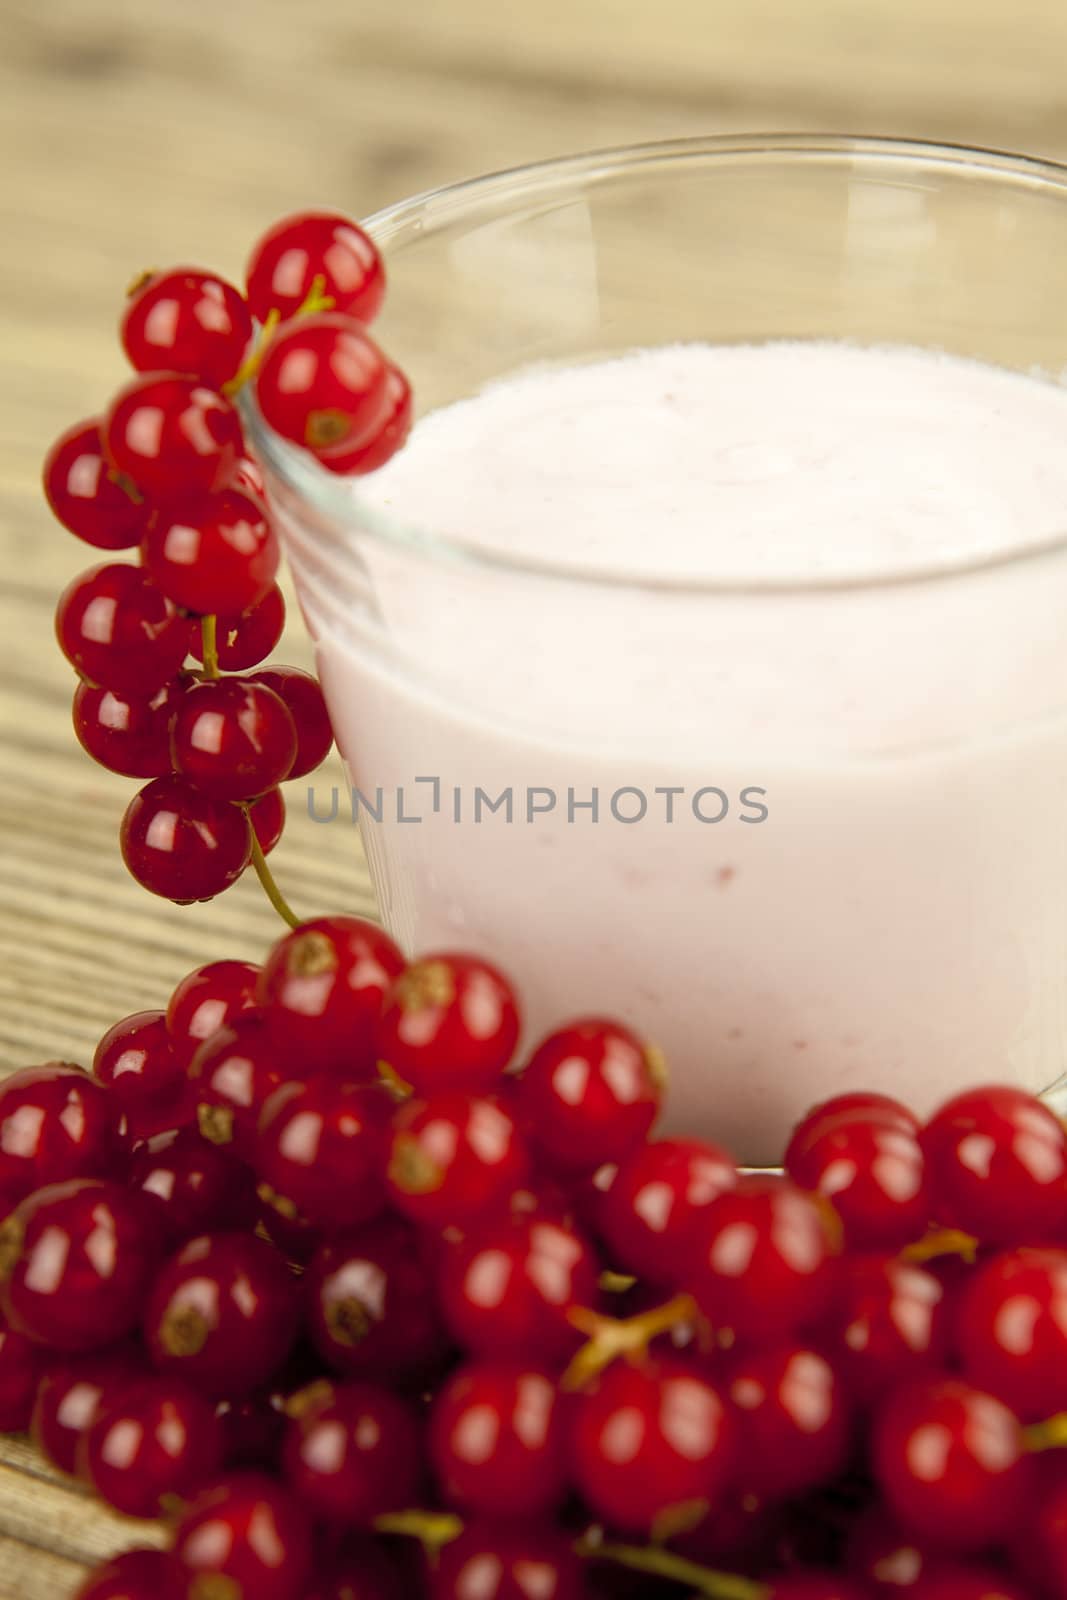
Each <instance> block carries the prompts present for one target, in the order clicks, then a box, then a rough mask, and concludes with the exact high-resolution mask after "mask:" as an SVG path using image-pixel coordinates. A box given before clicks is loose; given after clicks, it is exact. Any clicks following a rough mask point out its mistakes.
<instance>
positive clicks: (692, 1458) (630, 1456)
mask: <svg viewBox="0 0 1067 1600" xmlns="http://www.w3.org/2000/svg"><path fill="white" fill-rule="evenodd" d="M733 1434H734V1428H733V1425H732V1422H731V1418H730V1416H729V1414H728V1412H727V1408H726V1405H725V1404H724V1402H723V1399H722V1396H721V1395H720V1394H719V1391H718V1390H717V1389H716V1388H714V1387H713V1386H712V1385H711V1384H710V1383H709V1382H708V1381H707V1379H706V1378H705V1377H704V1376H703V1375H702V1373H701V1372H700V1371H699V1370H698V1369H697V1368H696V1367H690V1366H688V1365H685V1364H683V1363H682V1362H681V1361H677V1360H670V1361H665V1362H661V1363H657V1364H656V1365H652V1364H649V1365H648V1366H646V1367H632V1366H626V1365H623V1364H621V1363H620V1364H617V1365H615V1366H613V1367H609V1368H608V1370H607V1371H606V1372H605V1373H604V1374H603V1375H602V1376H601V1377H600V1379H599V1380H598V1382H597V1384H596V1387H595V1388H593V1389H591V1390H590V1391H589V1392H588V1393H586V1394H583V1395H582V1397H581V1400H580V1402H579V1405H578V1411H577V1418H576V1423H575V1429H574V1438H573V1444H572V1451H573V1461H572V1466H573V1471H574V1476H575V1481H576V1483H577V1485H578V1488H579V1489H580V1491H581V1493H582V1495H583V1497H584V1498H585V1500H586V1501H587V1502H588V1504H589V1505H590V1506H591V1507H592V1509H593V1510H594V1512H596V1514H597V1515H599V1516H602V1517H605V1518H606V1519H607V1520H608V1521H609V1522H612V1523H614V1524H616V1525H617V1526H618V1527H620V1528H624V1529H633V1530H634V1531H638V1530H640V1531H643V1532H660V1531H664V1530H667V1529H670V1528H671V1525H672V1524H673V1523H674V1522H676V1521H677V1519H678V1518H679V1517H686V1516H687V1515H688V1514H689V1513H691V1512H692V1511H693V1510H694V1509H695V1508H696V1507H699V1506H702V1505H706V1506H709V1507H710V1506H712V1505H714V1504H715V1502H716V1501H717V1500H718V1499H719V1497H720V1495H721V1494H722V1492H723V1490H724V1489H725V1487H726V1483H727V1479H728V1475H729V1473H730V1470H731V1467H732V1464H733V1459H734V1439H733Z"/></svg>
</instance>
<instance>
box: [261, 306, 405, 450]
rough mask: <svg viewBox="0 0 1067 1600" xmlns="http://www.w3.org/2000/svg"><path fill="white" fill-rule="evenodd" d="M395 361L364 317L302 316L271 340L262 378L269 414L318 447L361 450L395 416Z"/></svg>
mask: <svg viewBox="0 0 1067 1600" xmlns="http://www.w3.org/2000/svg"><path fill="white" fill-rule="evenodd" d="M387 373H388V364H387V362H386V359H385V357H384V356H383V355H382V352H381V351H380V350H379V349H378V346H377V345H376V344H375V343H374V341H373V339H371V338H370V336H369V335H368V333H367V332H366V330H365V328H364V327H363V326H362V324H361V323H359V322H356V321H354V320H353V318H352V317H349V316H345V315H344V314H343V313H341V312H337V311H322V312H318V313H317V314H316V315H314V316H309V317H300V318H299V319H298V320H296V321H294V322H290V323H288V324H287V325H285V326H283V327H282V329H281V331H280V332H279V333H277V334H276V335H275V337H274V338H273V339H272V340H271V342H270V344H269V346H268V347H267V352H266V354H265V356H264V357H263V362H262V365H261V366H260V369H259V372H258V373H257V374H256V378H255V388H256V399H257V401H258V402H259V409H260V411H261V412H262V413H263V417H264V419H265V421H266V422H267V423H268V424H269V425H270V427H272V428H273V429H274V431H275V432H276V433H280V434H281V436H282V437H283V438H284V439H291V440H293V441H294V443H296V444H300V445H303V446H305V448H306V449H308V450H311V451H314V452H316V453H317V452H319V451H328V452H334V453H336V452H339V451H341V450H344V451H351V450H359V449H362V448H363V447H365V446H366V445H369V444H370V443H372V441H373V440H375V439H376V438H377V436H378V434H379V433H380V432H381V429H382V427H383V426H384V424H385V423H386V422H387V421H388V420H389V418H390V416H391V413H392V409H393V398H392V395H391V393H390V389H389V385H388V383H387Z"/></svg>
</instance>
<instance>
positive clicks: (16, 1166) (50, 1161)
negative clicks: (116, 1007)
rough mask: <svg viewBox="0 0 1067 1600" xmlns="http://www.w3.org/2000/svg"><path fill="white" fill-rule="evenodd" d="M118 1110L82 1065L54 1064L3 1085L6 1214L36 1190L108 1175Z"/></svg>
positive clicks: (1, 1189)
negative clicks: (73, 1180)
mask: <svg viewBox="0 0 1067 1600" xmlns="http://www.w3.org/2000/svg"><path fill="white" fill-rule="evenodd" d="M117 1148H118V1139H117V1133H116V1114H115V1107H114V1106H113V1104H112V1102H111V1100H110V1099H109V1098H108V1095H107V1093H106V1092H105V1090H104V1089H103V1088H101V1086H100V1084H98V1083H97V1082H95V1080H94V1079H92V1078H90V1076H89V1074H88V1073H87V1072H83V1071H82V1069H81V1067H75V1066H70V1065H68V1064H67V1063H65V1062H61V1061H49V1062H47V1063H46V1064H45V1065H44V1066H40V1067H23V1068H21V1070H20V1071H18V1072H13V1073H11V1075H10V1076H9V1077H7V1078H4V1079H3V1080H2V1081H0V1216H2V1214H3V1210H4V1202H5V1201H6V1202H7V1204H8V1205H9V1206H14V1205H15V1204H16V1203H17V1202H18V1201H19V1200H22V1199H23V1198H24V1197H25V1196H26V1195H28V1194H31V1193H32V1192H33V1191H34V1190H35V1189H43V1188H44V1186H45V1185H46V1184H49V1183H62V1182H64V1181H65V1180H66V1179H67V1178H95V1177H99V1176H100V1175H101V1174H103V1173H105V1172H107V1171H108V1170H109V1169H110V1168H111V1166H112V1164H113V1162H114V1159H115V1155H116V1152H117Z"/></svg>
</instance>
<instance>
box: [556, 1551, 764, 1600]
mask: <svg viewBox="0 0 1067 1600" xmlns="http://www.w3.org/2000/svg"><path fill="white" fill-rule="evenodd" d="M576 1549H577V1551H578V1554H579V1555H580V1556H588V1557H589V1558H591V1559H593V1560H596V1561H612V1562H614V1563H615V1565H616V1566H618V1567H628V1568H629V1570H630V1571H631V1572H647V1573H648V1574H649V1575H650V1576H652V1577H655V1578H669V1579H670V1580H671V1582H672V1583H683V1584H685V1586H686V1588H688V1589H692V1590H694V1591H695V1592H696V1593H697V1594H705V1595H708V1596H710V1600H765V1597H766V1596H767V1595H768V1594H769V1593H770V1590H769V1589H768V1588H767V1586H766V1584H763V1583H756V1582H755V1581H754V1579H752V1578H741V1577H739V1576H738V1575H737V1573H735V1572H716V1571H714V1570H713V1569H712V1568H711V1567H702V1566H699V1565H698V1564H697V1562H695V1561H687V1560H686V1558H685V1557H684V1556H679V1555H675V1553H674V1551H673V1550H664V1549H663V1548H662V1547H661V1546H659V1545H628V1544H597V1543H596V1541H595V1540H591V1539H588V1538H586V1539H580V1540H579V1541H578V1544H577V1546H576Z"/></svg>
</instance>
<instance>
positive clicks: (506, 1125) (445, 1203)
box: [386, 1095, 529, 1229]
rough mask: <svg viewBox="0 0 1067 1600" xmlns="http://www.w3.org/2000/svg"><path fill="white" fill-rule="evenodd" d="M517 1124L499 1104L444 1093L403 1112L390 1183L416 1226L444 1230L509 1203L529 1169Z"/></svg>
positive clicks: (396, 1128) (392, 1151)
mask: <svg viewBox="0 0 1067 1600" xmlns="http://www.w3.org/2000/svg"><path fill="white" fill-rule="evenodd" d="M528 1166H529V1162H528V1157H527V1154H526V1149H525V1146H524V1145H523V1143H522V1140H521V1139H520V1137H519V1133H518V1129H517V1128H516V1126H515V1121H514V1119H513V1118H512V1117H511V1116H510V1115H509V1114H508V1112H507V1111H506V1110H505V1109H504V1107H503V1106H502V1105H500V1104H498V1103H497V1102H496V1101H495V1100H479V1099H475V1098H473V1097H472V1096H469V1095H440V1096H438V1097H437V1098H436V1099H434V1100H409V1101H408V1102H407V1104H406V1105H404V1106H402V1107H401V1108H400V1110H399V1111H398V1112H397V1114H396V1117H395V1118H394V1123H393V1137H392V1143H391V1146H390V1150H389V1165H388V1168H387V1172H386V1179H387V1183H388V1187H389V1194H390V1197H391V1199H392V1202H393V1205H394V1206H395V1207H396V1209H397V1210H398V1211H400V1212H401V1213H402V1214H403V1215H404V1216H406V1217H410V1219H411V1221H412V1222H417V1223H421V1224H423V1225H424V1226H426V1227H430V1228H437V1229H444V1228H447V1227H449V1226H450V1225H452V1224H462V1223H464V1222H471V1221H473V1220H474V1219H475V1218H476V1217H479V1216H484V1215H485V1214H486V1213H487V1212H489V1213H491V1212H492V1211H493V1209H494V1208H499V1207H501V1206H503V1205H505V1204H506V1203H507V1201H508V1200H509V1198H510V1197H511V1195H512V1194H513V1193H514V1192H515V1190H516V1189H518V1188H519V1187H520V1186H521V1184H522V1182H523V1180H524V1178H525V1177H526V1173H527V1170H528Z"/></svg>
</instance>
